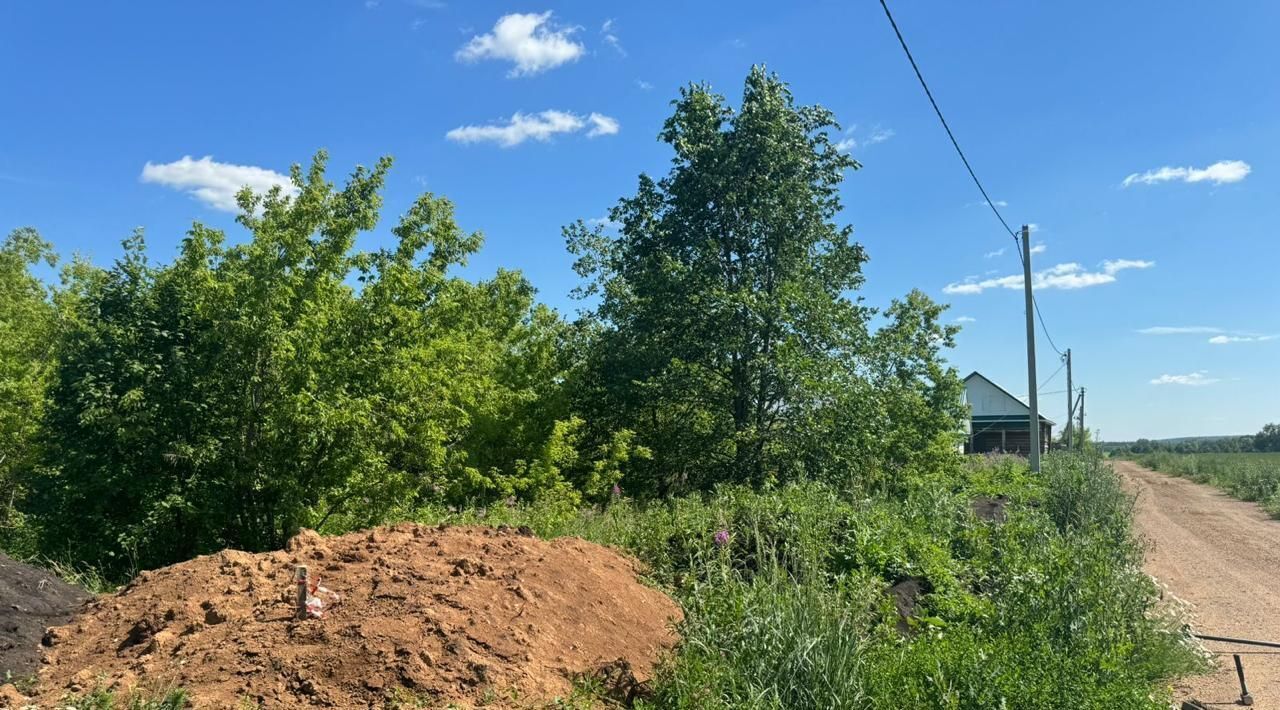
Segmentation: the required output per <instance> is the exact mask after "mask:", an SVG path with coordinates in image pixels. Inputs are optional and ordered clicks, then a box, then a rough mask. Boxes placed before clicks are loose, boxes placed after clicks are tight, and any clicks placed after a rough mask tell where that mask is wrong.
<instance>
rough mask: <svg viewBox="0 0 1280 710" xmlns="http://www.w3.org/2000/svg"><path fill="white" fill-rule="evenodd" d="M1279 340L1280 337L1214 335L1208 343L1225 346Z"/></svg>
mask: <svg viewBox="0 0 1280 710" xmlns="http://www.w3.org/2000/svg"><path fill="white" fill-rule="evenodd" d="M1277 338H1280V335H1215V336H1213V337H1212V338H1209V342H1210V343H1213V344H1214V345H1227V344H1228V343H1265V342H1267V341H1268V340H1275V339H1277Z"/></svg>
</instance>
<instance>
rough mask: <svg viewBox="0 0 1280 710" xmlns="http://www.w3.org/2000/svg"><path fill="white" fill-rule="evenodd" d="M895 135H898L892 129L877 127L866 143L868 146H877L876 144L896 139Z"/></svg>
mask: <svg viewBox="0 0 1280 710" xmlns="http://www.w3.org/2000/svg"><path fill="white" fill-rule="evenodd" d="M895 135H897V134H896V133H894V130H893V129H892V128H881V127H879V126H876V127H875V128H874V129H872V131H871V135H869V136H867V140H866V143H867V145H875V144H876V143H883V142H885V141H887V140H889V139H890V138H892V137H894V136H895Z"/></svg>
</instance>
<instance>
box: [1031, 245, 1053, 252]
mask: <svg viewBox="0 0 1280 710" xmlns="http://www.w3.org/2000/svg"><path fill="white" fill-rule="evenodd" d="M1048 249H1049V247H1048V246H1047V245H1045V244H1043V243H1041V244H1032V245H1031V253H1032V254H1043V253H1045V252H1046V251H1047V250H1048Z"/></svg>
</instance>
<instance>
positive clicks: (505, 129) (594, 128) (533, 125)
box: [445, 110, 618, 148]
mask: <svg viewBox="0 0 1280 710" xmlns="http://www.w3.org/2000/svg"><path fill="white" fill-rule="evenodd" d="M588 122H590V124H591V129H590V131H588V132H587V137H589V138H594V137H596V136H606V135H612V134H614V133H617V132H618V121H617V120H616V119H614V118H610V117H609V116H605V115H603V114H599V113H592V114H591V115H589V116H587V117H586V118H585V119H584V118H583V117H582V116H579V115H577V114H575V113H570V112H568V111H554V110H548V111H543V112H541V113H535V114H526V113H520V112H518V111H517V112H516V113H515V114H513V115H512V116H511V119H510V120H509V121H507V122H506V123H505V124H489V125H484V126H459V127H457V128H455V129H453V130H451V131H449V132H448V133H446V134H445V138H448V139H449V140H451V141H454V142H457V143H485V142H488V143H497V144H498V145H500V146H502V147H503V148H512V147H515V146H518V145H520V144H521V143H524V142H525V141H527V140H536V141H548V140H551V138H552V137H554V136H555V135H557V134H560V133H576V132H578V131H581V130H582V129H583V128H586V126H587V123H588Z"/></svg>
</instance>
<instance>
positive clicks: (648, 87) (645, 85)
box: [636, 79, 653, 91]
mask: <svg viewBox="0 0 1280 710" xmlns="http://www.w3.org/2000/svg"><path fill="white" fill-rule="evenodd" d="M636 86H638V87H640V90H641V91H650V90H652V89H653V84H650V83H649V82H647V81H645V80H644V79H636Z"/></svg>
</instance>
